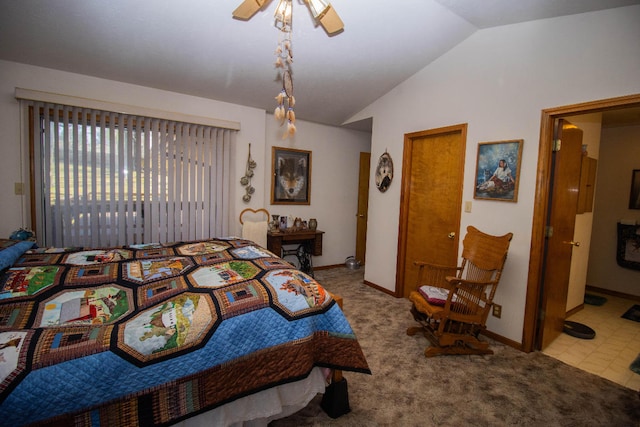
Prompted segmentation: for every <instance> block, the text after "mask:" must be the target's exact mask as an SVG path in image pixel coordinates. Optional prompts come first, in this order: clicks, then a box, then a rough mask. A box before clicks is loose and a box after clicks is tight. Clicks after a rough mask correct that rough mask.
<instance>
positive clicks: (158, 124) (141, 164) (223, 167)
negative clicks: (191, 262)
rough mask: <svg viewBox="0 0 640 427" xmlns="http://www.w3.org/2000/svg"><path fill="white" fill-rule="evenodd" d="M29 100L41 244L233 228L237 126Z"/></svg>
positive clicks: (203, 234) (195, 235) (148, 238)
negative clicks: (232, 169) (232, 170)
mask: <svg viewBox="0 0 640 427" xmlns="http://www.w3.org/2000/svg"><path fill="white" fill-rule="evenodd" d="M30 105H31V107H32V110H31V111H32V112H33V117H34V120H33V129H32V132H33V136H34V138H33V139H32V140H33V141H34V158H35V160H36V162H35V164H36V167H35V175H36V176H35V177H34V180H35V182H36V183H37V184H36V191H35V196H36V197H35V199H36V201H37V204H38V206H37V207H36V217H37V222H36V223H37V228H38V235H39V236H38V237H39V240H41V241H42V243H43V244H44V245H46V246H56V247H65V246H83V247H105V246H118V245H130V244H146V243H166V242H175V241H186V240H195V239H205V238H209V237H213V236H226V235H228V231H229V214H228V210H229V202H230V199H229V193H230V164H231V158H230V157H231V156H230V152H231V150H230V147H231V144H232V143H233V142H234V140H235V136H236V131H234V130H230V129H222V128H217V127H212V126H207V125H201V124H190V123H183V122H177V121H171V120H165V119H157V118H150V117H142V116H134V115H125V114H118V113H115V112H106V111H101V110H95V109H89V108H80V107H72V106H65V105H58V104H50V103H41V102H31V103H30ZM36 135H37V136H38V137H36Z"/></svg>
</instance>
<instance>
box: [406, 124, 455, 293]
mask: <svg viewBox="0 0 640 427" xmlns="http://www.w3.org/2000/svg"><path fill="white" fill-rule="evenodd" d="M466 138H467V125H466V124H461V125H456V126H449V127H445V128H438V129H432V130H426V131H421V132H414V133H410V134H406V135H405V140H404V155H403V164H402V193H401V199H400V231H399V236H398V261H397V274H396V295H397V296H403V297H408V295H409V293H410V292H411V291H412V290H414V289H415V282H416V279H417V275H418V269H417V267H416V266H414V265H413V263H414V261H418V260H420V261H427V262H431V263H436V264H443V265H456V264H457V260H458V240H459V229H460V215H461V211H462V184H463V176H464V155H465V147H466Z"/></svg>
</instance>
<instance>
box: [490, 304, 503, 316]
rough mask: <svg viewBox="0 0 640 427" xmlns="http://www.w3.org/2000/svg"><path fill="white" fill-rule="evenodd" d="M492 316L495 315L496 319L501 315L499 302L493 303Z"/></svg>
mask: <svg viewBox="0 0 640 427" xmlns="http://www.w3.org/2000/svg"><path fill="white" fill-rule="evenodd" d="M492 314H493V317H497V318H498V319H499V318H500V316H502V306H501V305H499V304H493V313H492Z"/></svg>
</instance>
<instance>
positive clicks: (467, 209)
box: [464, 202, 471, 212]
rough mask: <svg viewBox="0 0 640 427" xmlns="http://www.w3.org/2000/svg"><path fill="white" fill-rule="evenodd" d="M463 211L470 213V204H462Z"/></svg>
mask: <svg viewBox="0 0 640 427" xmlns="http://www.w3.org/2000/svg"><path fill="white" fill-rule="evenodd" d="M464 211H465V212H471V202H464Z"/></svg>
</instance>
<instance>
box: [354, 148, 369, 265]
mask: <svg viewBox="0 0 640 427" xmlns="http://www.w3.org/2000/svg"><path fill="white" fill-rule="evenodd" d="M370 170H371V153H360V172H359V174H358V212H356V217H357V223H356V259H357V260H358V261H360V264H362V265H364V263H365V256H366V249H367V216H368V215H367V212H368V207H369V171H370Z"/></svg>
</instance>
